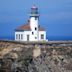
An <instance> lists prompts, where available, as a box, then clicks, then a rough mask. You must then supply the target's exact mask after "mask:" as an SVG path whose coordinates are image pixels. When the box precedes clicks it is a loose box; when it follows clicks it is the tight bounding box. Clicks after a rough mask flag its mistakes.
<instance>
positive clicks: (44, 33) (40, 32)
mask: <svg viewBox="0 0 72 72" xmlns="http://www.w3.org/2000/svg"><path fill="white" fill-rule="evenodd" d="M41 34H43V35H44V39H41ZM44 40H46V31H39V41H44Z"/></svg>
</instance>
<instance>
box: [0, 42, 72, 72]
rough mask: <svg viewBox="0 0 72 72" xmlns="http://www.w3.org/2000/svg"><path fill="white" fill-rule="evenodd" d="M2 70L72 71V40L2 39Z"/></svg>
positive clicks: (0, 66) (0, 48) (26, 71)
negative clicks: (18, 41) (51, 41)
mask: <svg viewBox="0 0 72 72" xmlns="http://www.w3.org/2000/svg"><path fill="white" fill-rule="evenodd" d="M0 72H72V42H66V43H64V42H63V43H61V42H60V43H59V42H58V43H47V44H46V43H39V44H38V43H33V44H31V43H28V44H23V43H14V42H8V41H0Z"/></svg>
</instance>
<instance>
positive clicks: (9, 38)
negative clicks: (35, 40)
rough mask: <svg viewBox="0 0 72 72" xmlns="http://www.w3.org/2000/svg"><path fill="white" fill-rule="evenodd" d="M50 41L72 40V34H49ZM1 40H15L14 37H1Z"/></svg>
mask: <svg viewBox="0 0 72 72" xmlns="http://www.w3.org/2000/svg"><path fill="white" fill-rule="evenodd" d="M47 39H48V40H49V41H71V40H72V36H47ZM0 40H14V37H0Z"/></svg>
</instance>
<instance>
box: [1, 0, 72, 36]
mask: <svg viewBox="0 0 72 72" xmlns="http://www.w3.org/2000/svg"><path fill="white" fill-rule="evenodd" d="M33 5H36V6H37V7H38V9H39V13H40V19H39V24H40V25H41V26H43V27H44V28H45V30H46V31H47V37H48V36H72V0H0V37H5V36H6V37H7V36H8V37H9V36H14V30H15V28H17V27H19V26H21V25H23V24H25V23H26V22H27V20H28V19H29V13H30V10H31V7H32V6H33Z"/></svg>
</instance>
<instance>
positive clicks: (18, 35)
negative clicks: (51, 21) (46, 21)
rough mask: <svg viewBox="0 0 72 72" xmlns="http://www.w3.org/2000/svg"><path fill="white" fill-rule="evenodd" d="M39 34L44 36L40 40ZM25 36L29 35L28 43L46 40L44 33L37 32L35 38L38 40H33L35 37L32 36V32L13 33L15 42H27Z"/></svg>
mask: <svg viewBox="0 0 72 72" xmlns="http://www.w3.org/2000/svg"><path fill="white" fill-rule="evenodd" d="M41 34H43V35H44V39H41ZM16 35H17V36H16ZM21 35H22V36H21ZM27 35H29V41H44V40H46V31H39V32H38V36H37V38H38V39H35V35H32V31H22V32H20V31H17V32H15V40H16V41H27ZM16 37H17V38H16Z"/></svg>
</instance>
